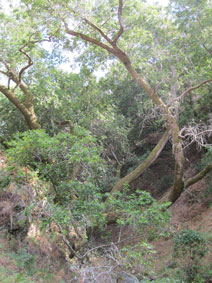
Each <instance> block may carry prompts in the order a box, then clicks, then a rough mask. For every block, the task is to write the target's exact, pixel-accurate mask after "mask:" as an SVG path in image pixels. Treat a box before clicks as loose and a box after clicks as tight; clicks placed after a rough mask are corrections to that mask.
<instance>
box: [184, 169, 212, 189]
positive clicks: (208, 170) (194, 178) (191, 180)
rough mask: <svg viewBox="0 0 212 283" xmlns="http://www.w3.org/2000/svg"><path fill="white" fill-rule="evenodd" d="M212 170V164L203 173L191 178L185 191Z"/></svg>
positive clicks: (186, 183)
mask: <svg viewBox="0 0 212 283" xmlns="http://www.w3.org/2000/svg"><path fill="white" fill-rule="evenodd" d="M211 170H212V164H210V165H208V166H206V167H205V168H204V169H203V170H202V171H200V172H199V173H198V174H196V175H195V176H193V177H191V178H189V179H188V180H186V181H185V189H186V188H188V187H190V186H191V185H193V184H195V183H197V182H198V181H200V180H201V179H202V178H203V177H205V175H206V174H207V173H208V172H210V171H211Z"/></svg>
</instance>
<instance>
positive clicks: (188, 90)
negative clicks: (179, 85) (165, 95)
mask: <svg viewBox="0 0 212 283" xmlns="http://www.w3.org/2000/svg"><path fill="white" fill-rule="evenodd" d="M210 82H212V79H209V80H206V81H203V82H201V83H200V84H198V85H196V86H192V87H190V88H188V89H186V90H185V91H184V92H183V93H182V94H181V95H180V96H178V97H177V98H175V99H173V100H172V101H171V102H170V103H169V105H168V106H170V105H171V104H172V103H173V102H175V101H178V100H182V99H183V98H184V96H185V95H186V94H187V93H189V92H190V91H192V90H195V89H197V88H199V87H201V86H202V85H204V84H207V83H210Z"/></svg>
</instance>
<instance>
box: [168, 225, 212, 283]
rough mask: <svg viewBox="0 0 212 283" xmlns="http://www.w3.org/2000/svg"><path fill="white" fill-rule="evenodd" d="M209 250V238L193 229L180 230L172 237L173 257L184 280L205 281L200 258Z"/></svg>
mask: <svg viewBox="0 0 212 283" xmlns="http://www.w3.org/2000/svg"><path fill="white" fill-rule="evenodd" d="M208 251H209V238H208V236H207V235H206V234H203V233H200V232H198V231H194V230H182V231H181V232H179V233H178V234H176V236H175V237H174V253H173V255H174V258H175V259H177V266H178V267H179V274H180V276H181V277H182V279H184V280H185V281H186V282H188V283H189V282H205V281H202V280H203V278H204V276H205V275H204V272H203V270H204V269H205V267H204V265H203V263H202V259H203V258H204V257H205V256H206V254H207V253H208Z"/></svg>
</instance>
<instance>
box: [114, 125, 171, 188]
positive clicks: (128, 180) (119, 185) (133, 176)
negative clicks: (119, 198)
mask: <svg viewBox="0 0 212 283" xmlns="http://www.w3.org/2000/svg"><path fill="white" fill-rule="evenodd" d="M170 134H171V131H170V130H166V132H165V133H164V134H163V136H162V138H161V139H160V141H159V142H158V144H157V145H156V146H155V148H154V149H153V150H152V151H151V153H150V154H149V155H148V157H147V158H146V159H145V160H144V161H143V162H142V163H141V164H140V165H139V166H138V167H137V168H136V169H135V170H133V171H132V172H131V173H130V174H128V175H127V176H125V177H124V178H122V179H120V180H119V181H118V182H117V183H116V184H115V186H114V187H113V188H112V190H111V192H112V193H115V192H117V191H120V190H121V189H122V188H123V186H124V184H126V183H127V184H130V183H132V182H133V181H134V180H136V179H137V178H138V177H139V176H141V175H142V174H143V173H144V171H145V170H146V169H147V168H148V167H149V166H150V165H151V164H152V163H153V162H154V161H155V160H156V159H157V158H158V156H159V154H160V153H161V151H162V150H163V148H164V146H165V145H166V143H167V141H168V139H169V136H170Z"/></svg>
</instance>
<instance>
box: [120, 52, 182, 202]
mask: <svg viewBox="0 0 212 283" xmlns="http://www.w3.org/2000/svg"><path fill="white" fill-rule="evenodd" d="M115 49H116V50H117V57H118V58H119V59H120V60H121V62H122V63H123V64H124V66H125V68H126V69H127V71H128V72H129V73H130V75H131V76H132V77H133V79H134V80H135V81H136V82H137V83H138V84H139V85H140V86H141V87H142V88H143V89H144V90H145V92H146V94H147V95H148V96H149V97H150V98H151V100H152V101H153V102H154V103H155V104H156V105H157V106H159V107H160V109H161V112H162V113H163V116H164V117H165V119H166V121H167V122H168V125H169V128H170V130H171V131H172V138H173V154H174V157H175V172H174V182H173V187H172V190H171V192H170V195H169V201H170V202H174V201H175V200H176V199H177V198H178V197H179V196H180V194H181V192H182V190H183V187H184V182H183V174H184V153H183V147H182V143H181V139H180V137H179V133H180V130H179V126H178V122H177V120H176V118H175V117H174V115H173V114H172V112H171V110H170V108H169V107H168V106H167V105H166V104H165V103H164V102H163V101H162V100H161V98H160V97H159V96H158V94H157V92H156V90H155V89H152V88H151V87H150V85H149V84H148V82H146V81H145V80H144V79H143V78H142V77H141V76H140V75H139V74H138V73H137V72H136V71H135V69H134V68H133V67H132V64H131V61H130V59H129V57H128V56H127V55H126V54H125V53H124V52H123V51H122V50H120V49H119V48H118V47H116V48H115Z"/></svg>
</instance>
